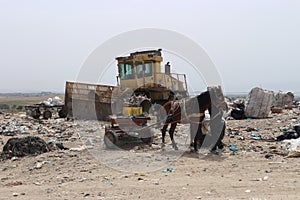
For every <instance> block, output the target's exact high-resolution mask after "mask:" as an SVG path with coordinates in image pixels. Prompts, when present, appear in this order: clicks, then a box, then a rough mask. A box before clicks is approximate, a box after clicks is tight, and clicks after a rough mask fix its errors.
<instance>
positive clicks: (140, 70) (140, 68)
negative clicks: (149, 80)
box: [135, 62, 144, 78]
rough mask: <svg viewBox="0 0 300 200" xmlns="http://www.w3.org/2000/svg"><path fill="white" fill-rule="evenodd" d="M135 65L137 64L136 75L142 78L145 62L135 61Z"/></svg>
mask: <svg viewBox="0 0 300 200" xmlns="http://www.w3.org/2000/svg"><path fill="white" fill-rule="evenodd" d="M135 66H136V75H137V77H138V78H142V77H143V71H144V69H143V63H142V62H135Z"/></svg>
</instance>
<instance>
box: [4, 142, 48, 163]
mask: <svg viewBox="0 0 300 200" xmlns="http://www.w3.org/2000/svg"><path fill="white" fill-rule="evenodd" d="M48 151H49V148H48V146H47V143H46V142H45V141H44V140H43V139H41V138H39V137H35V136H27V137H23V138H10V139H9V140H8V141H7V143H6V144H5V145H4V147H3V151H2V153H1V156H0V158H1V160H4V159H10V158H12V157H14V156H16V157H23V156H29V155H38V154H42V153H45V152H48Z"/></svg>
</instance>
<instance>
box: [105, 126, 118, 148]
mask: <svg viewBox="0 0 300 200" xmlns="http://www.w3.org/2000/svg"><path fill="white" fill-rule="evenodd" d="M117 142H118V135H117V134H116V132H114V131H112V130H109V131H106V132H105V135H104V144H105V146H106V148H108V149H113V148H115V147H116V144H117Z"/></svg>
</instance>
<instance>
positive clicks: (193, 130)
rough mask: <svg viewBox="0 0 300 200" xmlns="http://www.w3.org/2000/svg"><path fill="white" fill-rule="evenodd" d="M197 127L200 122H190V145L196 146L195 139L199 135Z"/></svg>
mask: <svg viewBox="0 0 300 200" xmlns="http://www.w3.org/2000/svg"><path fill="white" fill-rule="evenodd" d="M197 129H198V124H197V123H190V137H191V141H190V147H193V146H194V140H195V137H196V135H197Z"/></svg>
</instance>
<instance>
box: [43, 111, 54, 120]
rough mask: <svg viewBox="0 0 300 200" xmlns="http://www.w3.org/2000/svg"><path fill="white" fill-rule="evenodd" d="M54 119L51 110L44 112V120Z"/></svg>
mask: <svg viewBox="0 0 300 200" xmlns="http://www.w3.org/2000/svg"><path fill="white" fill-rule="evenodd" d="M51 117H52V112H51V111H50V110H45V111H44V112H43V118H44V119H49V118H51Z"/></svg>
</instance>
